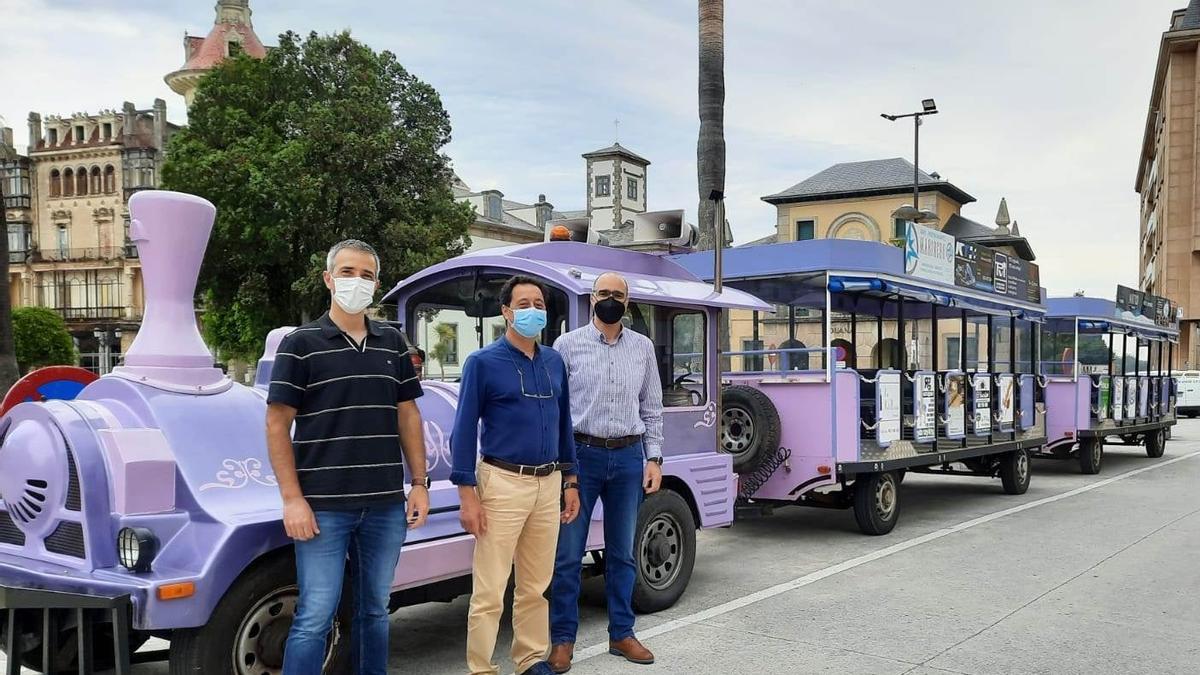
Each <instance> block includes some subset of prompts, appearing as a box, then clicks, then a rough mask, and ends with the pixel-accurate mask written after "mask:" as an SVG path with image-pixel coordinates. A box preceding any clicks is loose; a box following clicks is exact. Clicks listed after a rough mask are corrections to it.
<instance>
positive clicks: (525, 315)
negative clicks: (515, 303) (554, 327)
mask: <svg viewBox="0 0 1200 675" xmlns="http://www.w3.org/2000/svg"><path fill="white" fill-rule="evenodd" d="M545 327H546V310H544V309H538V308H537V307H526V308H524V309H514V310H513V329H514V330H516V331H517V332H518V333H520V334H521V335H524V336H525V337H527V338H535V337H537V336H538V333H541V332H542V329H543V328H545Z"/></svg>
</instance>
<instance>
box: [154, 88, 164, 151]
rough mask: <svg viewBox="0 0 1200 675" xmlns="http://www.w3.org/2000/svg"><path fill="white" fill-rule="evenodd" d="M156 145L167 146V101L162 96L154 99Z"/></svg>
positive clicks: (157, 146) (161, 147)
mask: <svg viewBox="0 0 1200 675" xmlns="http://www.w3.org/2000/svg"><path fill="white" fill-rule="evenodd" d="M154 147H156V148H158V149H159V150H162V149H163V148H165V147H167V102H166V101H164V100H162V99H161V98H156V99H154Z"/></svg>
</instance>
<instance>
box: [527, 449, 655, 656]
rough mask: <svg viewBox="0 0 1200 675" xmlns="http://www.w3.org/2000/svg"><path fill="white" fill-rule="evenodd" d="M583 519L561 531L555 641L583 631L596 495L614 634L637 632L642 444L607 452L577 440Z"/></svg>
mask: <svg viewBox="0 0 1200 675" xmlns="http://www.w3.org/2000/svg"><path fill="white" fill-rule="evenodd" d="M575 454H576V467H577V468H578V470H579V517H578V518H576V519H575V522H573V523H570V524H568V525H563V526H562V527H561V528H560V529H559V532H558V555H557V557H556V559H555V561H554V580H553V582H552V583H551V585H550V588H551V597H550V642H551V643H552V644H556V645H557V644H562V643H564V642H575V635H576V633H577V632H578V631H579V585H580V572H581V568H582V563H583V552H584V548H585V547H586V546H587V535H588V529H589V527H590V525H591V520H592V509H593V508H594V507H595V506H596V499H597V498H599V499H601V500H603V502H604V594H605V596H606V599H607V601H608V637H609V639H610V640H624V639H625V638H627V637H630V636H632V635H633V582H634V580H635V579H636V578H637V566H636V564H635V563H634V560H633V537H634V534H635V532H634V531H635V530H636V529H637V515H638V507H639V506H641V504H642V498H643V496H644V491H643V490H642V477H643V475H644V472H645V468H644V467H645V459H644V458H643V455H642V444H641V443H635V444H633V445H630V446H627V447H624V448H617V449H615V450H607V449H605V448H598V447H595V446H591V445H584V444H583V443H577V444H576V446H575Z"/></svg>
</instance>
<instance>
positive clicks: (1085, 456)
mask: <svg viewBox="0 0 1200 675" xmlns="http://www.w3.org/2000/svg"><path fill="white" fill-rule="evenodd" d="M1103 463H1104V439H1101V438H1085V439H1083V440H1081V441H1079V472H1080V473H1085V474H1089V475H1094V474H1097V473H1100V465H1101V464H1103Z"/></svg>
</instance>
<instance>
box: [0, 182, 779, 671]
mask: <svg viewBox="0 0 1200 675" xmlns="http://www.w3.org/2000/svg"><path fill="white" fill-rule="evenodd" d="M129 209H130V213H131V216H132V221H131V226H130V236H131V238H132V239H133V240H134V241H135V242H136V244H137V246H138V249H139V254H140V257H141V262H142V268H143V272H144V274H145V288H146V314H145V320H144V322H143V325H142V328H141V330H140V332H139V333H138V336H137V339H136V340H135V342H134V344H133V345H132V347H131V348H130V349H129V350H128V352H127V354H126V356H125V362H124V365H122V366H121V367H119V368H116V369H115V370H114V371H113V372H112V373H111V374H109V375H105V376H104V377H101V378H100V379H99V380H97V381H95V382H93V383H91V384H89V385H87V386H86V387H85V388H84V389H83V390H82V391H81V392H80V393H79V394H78V396H77V397H75V398H74V399H73V400H48V401H42V402H28V403H21V404H19V405H17V406H16V407H15V408H13V409H12V410H11V411H10V412H9V413H8V414H7V415H5V416H4V417H3V419H2V420H0V433H2V434H3V445H2V446H0V500H2V501H0V608H5V609H0V636H3V639H0V647H3V648H4V651H5V652H6V653H7V654H8V655H9V656H10V667H11V668H12V669H14V670H13V672H15V669H16V668H17V667H18V664H24V665H26V666H28V667H31V668H33V669H36V670H54V671H57V670H61V669H68V670H74V669H78V671H79V672H91V671H92V670H96V669H100V668H105V667H111V666H114V665H115V666H116V667H117V669H118V672H122V671H125V670H126V669H127V668H128V662H129V654H128V651H129V650H132V649H136V648H137V647H138V646H139V645H141V644H143V643H144V642H145V640H147V639H148V638H149V637H151V636H156V637H164V638H167V639H169V640H170V641H171V650H170V660H171V670H172V672H184V671H185V670H186V671H187V672H205V673H238V674H240V675H249V674H251V673H254V674H260V673H276V672H279V669H280V667H281V665H282V655H283V646H284V642H285V638H286V636H287V630H288V626H289V625H290V622H291V617H292V615H293V613H294V610H295V606H296V599H297V594H296V585H295V576H294V575H295V572H294V565H293V563H292V561H291V555H292V553H291V542H290V540H289V539H288V538H287V537H286V536H285V534H284V530H283V527H282V524H281V520H280V499H279V493H278V488H277V486H276V483H275V479H274V477H273V476H272V471H271V466H270V463H269V462H268V457H267V448H266V442H265V433H264V418H265V413H266V384H265V383H266V381H267V380H269V374H270V367H271V364H272V362H273V356H274V352H275V349H276V347H277V346H278V344H279V340H280V339H281V337H282V335H283V334H285V333H286V332H287V329H279V330H277V331H274V332H272V334H271V335H270V336H269V338H268V339H267V341H266V345H265V349H264V354H263V357H262V359H261V362H260V364H259V370H258V381H257V382H256V383H255V385H254V386H243V385H241V384H238V383H235V382H233V381H231V380H230V379H229V378H228V377H226V375H225V374H224V373H223V372H222V370H220V369H219V368H217V367H215V366H214V361H213V357H212V355H211V354H210V352H209V351H208V349H207V347H206V346H205V344H204V342H203V340H202V338H201V336H200V333H199V331H198V330H197V326H196V320H195V308H194V306H193V296H194V292H195V287H196V279H197V274H198V272H199V269H200V264H201V261H202V260H203V257H204V251H205V247H206V244H207V241H208V236H209V233H210V231H211V228H212V224H213V220H214V216H215V209H214V208H213V206H212V205H211V204H210V203H208V202H207V201H205V200H203V199H200V198H198V197H193V196H190V195H185V194H179V193H172V192H162V191H148V192H140V193H138V194H137V195H135V196H134V197H133V198H132V199H131V200H130V203H129ZM678 216H679V213H678V212H674V213H672V212H665V213H661V214H642V215H641V216H639V217H640V218H642V219H645V220H647V222H646V223H643V224H642V225H644V226H646V227H641V228H639V231H646V232H655V233H658V232H662V231H663V230H664V229H667V230H671V231H672V233H673V234H674V235H675V237H674V239H671V240H669V241H665V242H664V241H653V240H651V241H635V242H634V244H635V245H636V246H637V247H642V248H649V249H654V248H662V249H666V248H671V247H672V246H676V250H678V248H677V245H678V244H680V243H683V244H686V243H687V242H688V241H689V240H691V239H692V237H691V236H690V234H691V230H690V226H688V225H686V224H684V223H682V221H681V220H680V219H679V218H678ZM655 219H660V220H662V222H657V220H655ZM652 220H654V221H655V222H650V221H652ZM672 228H673V229H672ZM576 238H579V239H584V240H586V239H587V235H586V232H585V233H582V234H581V235H580V236H578V237H576ZM593 239H594V237H593ZM608 270H613V271H617V272H620V273H621V274H623V275H624V276H625V277H626V278H627V279H628V280H629V286H630V295H631V298H632V302H631V307H630V315H631V319H632V322H631V324H630V327H631V328H633V329H634V330H637V331H640V332H643V333H645V334H646V335H648V336H650V337H651V339H652V340H653V341H654V345H655V348H656V352H657V354H658V356H659V371H660V375H661V377H662V380H663V389H664V399H665V403H666V406H667V408H666V412H665V414H664V417H665V444H664V448H663V450H664V454H665V455H666V457H667V462H666V464H665V465H664V468H663V471H664V480H663V490H662V491H660V492H659V493H657V494H655V495H653V496H652V497H650V498H647V499H646V500H645V502H644V504H643V506H642V508H641V512H640V513H639V517H638V530H637V535H636V536H637V538H636V556H637V560H638V581H637V587H636V589H635V595H634V601H635V606H636V607H637V608H638V609H639V610H641V611H656V610H660V609H663V608H666V607H669V606H671V605H672V604H673V603H674V602H675V601H676V600H677V599H678V598H679V597H680V595H681V594H682V593H683V592H684V589H685V588H686V586H687V584H688V580H689V577H690V576H691V572H692V566H693V564H694V559H695V553H696V530H697V528H712V527H722V526H727V525H729V524H730V523H731V522H732V520H733V512H734V504H735V500H736V496H737V481H736V477H735V475H734V473H733V471H732V469H731V459H730V456H729V455H728V454H725V453H721V452H719V451H718V447H717V432H718V429H717V419H718V414H717V409H718V405H717V402H718V397H719V396H720V386H721V383H720V378H719V377H717V375H716V373H717V364H718V357H717V345H718V342H717V336H718V322H719V316H720V311H721V310H722V309H734V308H737V309H746V310H765V309H768V306H767V305H765V304H763V303H762V302H760V301H758V300H757V299H755V298H753V297H751V296H750V295H747V294H746V293H744V292H742V291H738V290H732V289H727V290H726V291H725V292H723V293H719V294H718V293H716V292H714V290H713V287H712V286H710V285H709V284H708V283H705V282H703V281H701V280H700V279H699V278H698V277H697V276H696V275H694V274H692V273H691V272H689V271H687V270H686V269H685V268H684V267H683V266H681V265H679V264H678V263H676V262H674V261H672V260H671V259H669V258H667V257H665V256H662V255H655V254H652V253H645V252H638V251H635V250H629V249H628V248H626V249H623V248H617V247H605V246H596V245H592V244H587V243H580V242H572V241H565V242H546V243H542V244H531V245H525V246H514V247H507V248H498V249H490V250H484V251H480V252H477V253H472V254H468V255H464V256H461V257H459V258H455V259H453V260H450V261H447V262H445V263H442V264H440V265H436V266H434V267H431V268H429V269H427V270H424V271H423V272H420V273H418V274H415V275H413V276H412V277H410V278H408V279H406V280H405V281H404V282H403V283H401V284H400V285H398V286H397V287H396V288H394V289H393V290H392V291H391V292H390V293H388V295H387V297H386V303H388V304H393V305H395V307H396V310H397V314H396V318H397V320H398V322H399V324H401V325H402V326H404V327H405V328H406V329H407V330H406V332H407V333H408V335H409V338H410V340H411V339H412V338H415V337H416V335H417V333H416V331H417V330H418V329H419V328H420V327H421V325H422V322H428V321H431V320H440V321H443V322H444V321H446V320H447V319H448V318H449V317H451V316H454V317H457V319H458V321H457V323H458V324H459V325H460V326H463V327H466V329H465V330H464V332H465V333H467V334H468V335H469V338H468V341H469V345H468V346H467V347H466V348H465V349H475V348H478V347H480V346H482V345H484V344H486V343H487V342H489V341H490V340H491V339H492V337H493V335H494V334H493V333H492V331H493V330H494V329H495V327H497V326H499V325H500V324H502V322H503V319H502V318H501V317H500V306H499V302H498V300H497V295H498V292H499V290H500V286H501V285H502V283H503V281H504V279H505V278H506V277H508V276H510V275H512V274H516V273H520V274H527V275H531V276H534V277H537V278H538V279H540V280H542V281H543V282H544V283H545V284H546V286H547V287H548V288H549V289H550V290H549V295H550V297H549V298H548V309H549V310H550V311H549V313H550V323H549V326H548V328H547V331H546V332H547V333H548V334H547V335H546V336H545V339H546V340H553V338H554V337H556V336H557V335H559V334H561V333H562V332H564V331H567V330H570V329H572V328H574V327H577V326H579V325H581V324H582V323H583V322H586V321H588V319H589V316H588V296H589V295H590V292H591V284H592V281H593V279H594V278H595V277H596V275H598V274H599V273H601V272H603V271H608ZM459 344H460V345H462V344H464V343H462V342H461V341H460V343H459ZM458 357H459V358H460V359H465V357H466V354H465V353H459V354H458ZM427 375H428V373H427ZM453 379H454V378H452V377H449V378H446V380H445V381H433V380H427V381H426V382H424V387H425V396H423V397H422V398H421V399H420V400H419V404H420V408H421V412H422V414H423V417H424V424H425V441H426V447H427V451H428V457H427V460H428V465H429V469H430V471H431V475H432V477H433V481H434V483H433V489H432V491H431V506H432V508H431V514H430V517H429V521H428V524H427V525H426V526H425V527H424V528H422V529H420V530H417V531H414V532H413V533H411V534H410V536H409V543H408V545H406V547H405V550H404V554H403V556H402V558H401V563H400V566H399V567H398V569H397V570H396V576H395V580H394V590H395V593H394V595H393V601H392V607H393V609H395V608H398V607H400V606H404V605H409V604H415V603H420V602H425V601H434V600H448V599H451V598H453V597H456V596H457V595H460V594H463V593H466V592H469V590H470V588H469V587H470V577H469V574H470V567H471V554H472V547H473V540H472V538H471V537H470V535H468V534H466V533H464V532H463V530H462V529H461V527H460V526H459V521H458V513H457V509H458V505H457V498H456V491H455V489H454V488H453V487H452V486H451V485H450V483H449V481H448V474H449V462H450V454H449V445H448V441H449V436H448V435H449V430H450V428H451V426H452V421H453V418H454V412H455V404H456V397H457V393H458V392H457V384H456V383H455V382H453V381H452V380H453ZM595 518H596V520H597V521H599V519H600V518H602V510H601V509H600V508H597V510H596V514H595ZM589 543H590V549H591V550H592V553H591V554H590V555H591V560H592V562H593V563H594V567H597V568H598V567H600V566H602V565H603V561H604V556H603V541H602V537H601V528H600V527H599V523H598V522H594V523H593V528H592V536H591V538H590V542H589ZM6 610H7V611H6ZM338 635H339V634H338V629H337V627H336V626H335V628H334V633H333V636H332V637H333V640H331V646H330V649H331V650H332V649H345V648H347V645H345V644H342V643H341V642H339V640H338ZM114 644H115V645H117V646H118V647H119V648H118V649H115V650H114V649H113V645H114ZM196 668H200V670H196Z"/></svg>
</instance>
